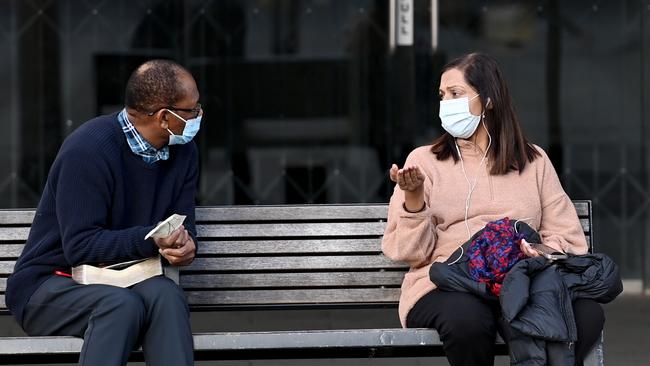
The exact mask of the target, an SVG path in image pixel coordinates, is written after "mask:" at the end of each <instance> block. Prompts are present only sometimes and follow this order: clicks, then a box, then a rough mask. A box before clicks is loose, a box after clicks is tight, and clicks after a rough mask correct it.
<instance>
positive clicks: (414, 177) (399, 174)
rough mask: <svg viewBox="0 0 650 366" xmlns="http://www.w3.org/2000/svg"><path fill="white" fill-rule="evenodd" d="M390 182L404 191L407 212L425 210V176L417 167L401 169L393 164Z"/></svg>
mask: <svg viewBox="0 0 650 366" xmlns="http://www.w3.org/2000/svg"><path fill="white" fill-rule="evenodd" d="M390 180H392V181H393V182H395V183H397V185H398V186H399V188H400V189H401V190H402V191H404V207H405V208H406V210H407V211H411V212H418V211H421V210H422V209H423V208H424V206H425V203H424V174H423V173H422V171H420V168H419V167H418V166H417V165H412V166H407V167H404V168H403V169H399V168H398V167H397V165H395V164H393V166H392V167H391V168H390Z"/></svg>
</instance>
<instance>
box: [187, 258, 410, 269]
mask: <svg viewBox="0 0 650 366" xmlns="http://www.w3.org/2000/svg"><path fill="white" fill-rule="evenodd" d="M382 268H407V267H406V266H405V265H404V264H402V263H399V262H394V261H391V260H390V259H388V258H386V257H384V256H383V255H379V254H378V255H346V256H328V255H324V256H311V257H246V258H237V257H233V258H230V257H225V258H197V259H196V260H195V261H194V263H192V264H191V265H190V266H189V267H187V268H186V269H185V270H181V273H183V272H190V271H269V270H290V271H296V270H303V271H305V270H322V269H382Z"/></svg>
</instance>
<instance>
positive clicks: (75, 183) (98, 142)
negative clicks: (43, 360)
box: [6, 114, 198, 324]
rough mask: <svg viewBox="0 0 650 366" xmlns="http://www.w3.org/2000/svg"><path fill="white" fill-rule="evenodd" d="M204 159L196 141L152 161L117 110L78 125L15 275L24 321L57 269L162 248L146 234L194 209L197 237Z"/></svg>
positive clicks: (13, 286)
mask: <svg viewBox="0 0 650 366" xmlns="http://www.w3.org/2000/svg"><path fill="white" fill-rule="evenodd" d="M197 164H198V152H197V147H196V144H195V143H194V142H190V143H188V144H186V145H173V146H170V151H169V159H168V160H161V161H158V162H156V163H154V164H148V163H145V162H144V161H143V160H142V158H141V157H139V156H137V155H135V154H134V153H133V152H132V151H131V150H130V148H129V146H128V144H127V141H126V137H125V135H124V133H123V132H122V130H121V128H120V124H119V122H118V120H117V114H113V115H109V116H101V117H97V118H94V119H92V120H90V121H88V122H86V123H84V124H83V125H82V126H80V127H79V128H78V129H77V130H76V131H74V132H73V133H72V134H71V135H70V136H69V137H68V138H67V139H66V140H65V142H64V143H63V145H62V146H61V149H60V150H59V153H58V155H57V157H56V159H55V161H54V163H53V164H52V167H51V169H50V173H49V175H48V178H47V183H46V185H45V188H44V190H43V195H42V197H41V201H40V202H39V204H38V208H37V210H36V216H35V217H34V221H33V223H32V227H31V231H30V232H29V236H28V238H27V243H26V244H25V248H24V249H23V252H22V254H21V255H20V258H19V259H18V261H17V262H16V266H15V268H14V272H13V274H12V275H11V277H9V279H8V281H7V290H6V303H7V306H8V308H9V309H10V310H11V312H12V313H13V314H14V316H15V317H16V319H17V321H18V322H19V323H21V324H22V319H23V310H24V308H25V305H26V304H27V302H28V301H29V298H30V297H31V296H32V294H33V293H34V292H35V291H36V289H37V288H38V287H39V286H40V285H41V284H42V283H43V282H44V281H45V280H47V279H48V278H50V277H51V276H53V275H54V271H55V270H63V271H66V272H69V271H70V268H71V267H73V266H77V265H80V264H88V263H90V264H93V263H95V264H96V263H117V262H122V261H127V260H133V259H140V258H147V257H151V256H154V255H157V253H158V247H157V246H156V245H155V243H154V241H153V239H147V240H144V237H145V235H146V234H147V232H149V231H150V230H151V229H153V227H154V226H155V224H156V223H157V222H159V221H161V220H164V219H165V218H167V217H168V216H169V215H171V214H174V213H178V214H182V215H187V218H186V219H185V222H184V225H185V228H186V229H187V230H188V231H189V232H190V234H191V235H192V237H193V238H196V229H195V226H194V199H195V193H196V186H197V181H198V166H197ZM195 242H196V240H195Z"/></svg>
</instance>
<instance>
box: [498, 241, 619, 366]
mask: <svg viewBox="0 0 650 366" xmlns="http://www.w3.org/2000/svg"><path fill="white" fill-rule="evenodd" d="M622 291H623V285H622V282H621V279H620V274H619V271H618V267H617V266H616V264H615V263H614V262H613V261H612V260H611V258H609V257H608V256H606V255H604V254H585V255H579V256H573V255H571V256H569V258H568V259H566V260H563V261H560V262H557V263H556V264H550V263H549V262H547V261H546V259H545V258H542V257H536V258H529V259H526V260H523V261H521V262H519V263H517V264H516V265H515V266H514V267H513V268H512V269H511V270H510V271H509V272H508V274H507V275H506V278H505V280H504V281H503V286H502V287H501V296H500V302H501V311H502V314H503V318H504V320H505V322H506V323H507V324H509V329H508V331H509V333H510V334H508V336H507V337H506V338H508V345H509V348H510V362H511V365H550V366H555V365H573V364H574V359H573V347H572V346H573V343H574V342H575V341H576V340H577V332H576V325H575V319H574V315H573V305H572V303H573V300H576V299H581V298H587V299H593V300H596V301H598V302H600V303H607V302H610V301H612V300H613V299H614V298H616V296H618V295H619V294H620V293H621V292H622Z"/></svg>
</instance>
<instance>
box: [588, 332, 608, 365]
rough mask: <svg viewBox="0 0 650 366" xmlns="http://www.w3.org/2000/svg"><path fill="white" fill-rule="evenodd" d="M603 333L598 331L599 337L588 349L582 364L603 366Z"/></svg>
mask: <svg viewBox="0 0 650 366" xmlns="http://www.w3.org/2000/svg"><path fill="white" fill-rule="evenodd" d="M603 340H604V338H603V333H602V332H601V333H600V339H599V340H598V341H597V342H596V344H594V348H592V349H591V351H589V354H587V357H585V362H584V366H603V365H604V357H603Z"/></svg>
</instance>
